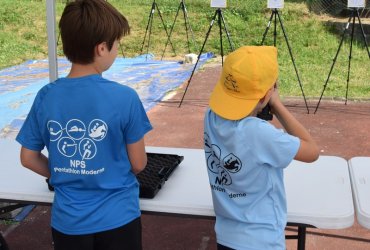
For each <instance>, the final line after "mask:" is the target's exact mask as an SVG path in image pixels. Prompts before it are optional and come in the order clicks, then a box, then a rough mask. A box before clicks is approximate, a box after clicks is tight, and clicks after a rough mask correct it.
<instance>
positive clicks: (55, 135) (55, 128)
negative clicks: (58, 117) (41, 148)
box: [47, 120, 63, 141]
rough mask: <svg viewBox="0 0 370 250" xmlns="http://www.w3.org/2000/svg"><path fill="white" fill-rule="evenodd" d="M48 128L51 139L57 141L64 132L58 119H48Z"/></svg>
mask: <svg viewBox="0 0 370 250" xmlns="http://www.w3.org/2000/svg"><path fill="white" fill-rule="evenodd" d="M47 128H48V130H49V133H50V141H57V140H58V139H59V138H60V137H61V136H62V134H63V128H62V125H60V124H59V122H57V121H53V120H50V121H48V124H47Z"/></svg>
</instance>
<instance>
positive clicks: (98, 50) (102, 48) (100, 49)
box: [95, 42, 107, 56]
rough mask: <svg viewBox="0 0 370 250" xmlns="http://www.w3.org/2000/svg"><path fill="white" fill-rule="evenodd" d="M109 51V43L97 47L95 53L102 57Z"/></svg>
mask: <svg viewBox="0 0 370 250" xmlns="http://www.w3.org/2000/svg"><path fill="white" fill-rule="evenodd" d="M106 50H107V43H106V42H102V43H99V44H98V45H96V46H95V53H96V55H97V56H102V55H104V53H105V52H106Z"/></svg>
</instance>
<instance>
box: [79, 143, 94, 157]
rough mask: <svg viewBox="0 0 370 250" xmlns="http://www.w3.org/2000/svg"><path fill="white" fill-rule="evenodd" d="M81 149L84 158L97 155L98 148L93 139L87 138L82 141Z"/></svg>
mask: <svg viewBox="0 0 370 250" xmlns="http://www.w3.org/2000/svg"><path fill="white" fill-rule="evenodd" d="M79 151H80V155H81V156H82V160H90V159H92V158H94V156H95V155H96V152H97V148H96V145H95V143H94V141H93V140H91V139H89V138H85V139H82V140H81V141H80V144H79Z"/></svg>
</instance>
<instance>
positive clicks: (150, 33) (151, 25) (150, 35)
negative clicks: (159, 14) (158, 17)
mask: <svg viewBox="0 0 370 250" xmlns="http://www.w3.org/2000/svg"><path fill="white" fill-rule="evenodd" d="M153 14H154V11H153ZM153 17H154V15H152V18H151V19H150V25H149V36H148V47H146V56H145V60H147V59H148V54H149V47H150V40H151V37H152V27H153Z"/></svg>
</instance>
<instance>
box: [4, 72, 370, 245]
mask: <svg viewBox="0 0 370 250" xmlns="http://www.w3.org/2000/svg"><path fill="white" fill-rule="evenodd" d="M220 72H221V67H220V66H212V67H211V66H207V67H206V68H205V70H202V71H201V72H199V73H197V74H196V75H195V76H194V78H193V80H192V81H191V83H190V85H189V88H188V91H187V92H186V95H185V99H184V102H183V103H182V105H181V107H178V106H179V101H180V100H181V97H182V96H183V93H184V87H185V86H186V83H185V84H184V85H183V88H180V89H179V90H178V91H177V92H176V93H174V95H173V96H172V97H171V98H169V99H167V100H165V101H162V102H160V103H158V105H156V107H155V108H153V109H152V110H150V111H149V113H148V114H149V118H150V120H151V122H152V124H153V127H154V130H153V131H151V132H150V133H149V134H148V135H147V136H146V138H145V140H146V145H148V146H165V147H183V148H202V135H203V114H204V111H205V110H206V108H207V101H208V98H209V94H210V92H211V90H212V89H213V86H214V84H215V83H216V81H217V78H218V76H219V74H220ZM284 103H285V104H286V105H287V107H288V108H289V110H290V111H291V112H292V113H293V114H294V115H295V116H296V117H297V118H298V119H299V120H300V121H301V122H302V123H303V124H304V125H305V126H306V127H307V128H308V129H309V131H310V132H311V134H312V135H313V137H314V138H315V139H316V140H317V142H318V145H319V147H320V150H321V154H323V155H335V156H341V157H343V158H345V159H347V160H348V159H350V158H351V157H354V156H370V140H369V138H370V136H369V135H370V130H369V128H370V103H369V102H360V103H359V102H352V101H349V102H348V104H347V105H344V103H343V102H334V101H327V100H325V101H322V102H321V104H320V107H319V109H318V111H317V113H316V114H313V111H314V108H315V107H316V104H317V100H309V101H308V105H309V108H310V114H307V110H306V106H305V104H304V102H303V99H290V98H287V99H284ZM273 123H274V124H275V125H277V126H279V124H278V123H277V122H276V120H275V119H274V120H273ZM49 219H50V208H49V207H47V206H37V207H36V208H35V209H34V210H33V211H32V212H31V213H30V214H29V215H28V216H27V218H26V219H25V220H24V221H22V222H21V223H19V224H11V223H10V224H4V223H1V224H0V231H1V232H2V233H3V234H4V235H5V238H6V240H7V242H8V244H9V247H10V249H11V250H28V249H30V250H31V249H38V250H48V249H52V241H51V235H50V228H49ZM142 222H143V245H144V250H165V249H168V250H173V249H184V250H188V249H189V250H192V249H198V250H205V249H207V250H213V249H216V248H215V244H216V243H215V235H214V231H213V224H214V221H213V220H207V219H197V218H185V217H172V216H155V215H143V217H142ZM295 232H296V229H295V228H293V227H292V228H287V230H286V233H287V234H292V233H295ZM287 249H289V250H290V249H296V240H288V241H287ZM306 249H307V250H316V249H320V250H321V249H328V250H331V249H335V250H340V249H343V250H344V249H351V250H361V249H370V230H366V229H364V228H363V227H361V226H360V225H359V224H357V222H355V224H354V225H353V226H352V227H350V228H347V229H343V230H319V229H315V228H310V229H308V233H307V239H306Z"/></svg>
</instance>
